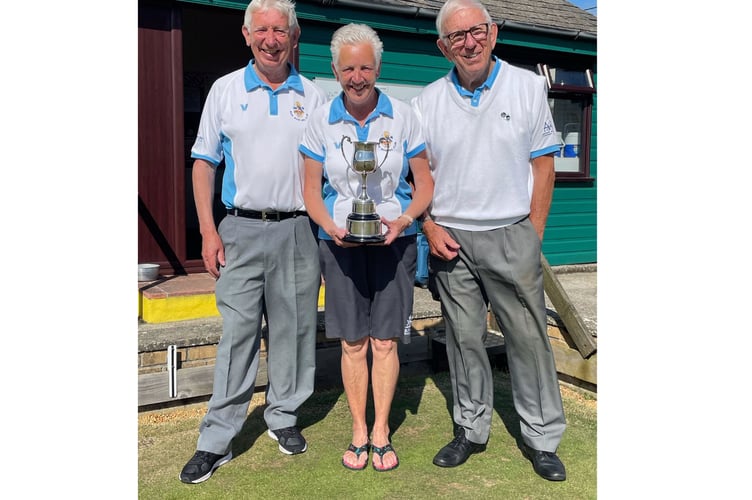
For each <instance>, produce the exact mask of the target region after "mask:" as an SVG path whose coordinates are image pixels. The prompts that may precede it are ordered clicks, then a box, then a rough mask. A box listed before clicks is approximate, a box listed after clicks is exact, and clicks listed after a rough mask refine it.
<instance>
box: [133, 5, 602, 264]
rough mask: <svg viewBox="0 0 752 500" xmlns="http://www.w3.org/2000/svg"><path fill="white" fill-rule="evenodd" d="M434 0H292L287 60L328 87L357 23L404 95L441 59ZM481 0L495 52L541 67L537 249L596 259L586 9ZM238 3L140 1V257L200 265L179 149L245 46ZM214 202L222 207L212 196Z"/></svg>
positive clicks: (184, 151)
mask: <svg viewBox="0 0 752 500" xmlns="http://www.w3.org/2000/svg"><path fill="white" fill-rule="evenodd" d="M442 4H443V2H442V1H433V0H401V1H398V0H370V1H363V0H298V1H297V2H296V5H297V13H298V21H299V23H300V26H301V29H302V35H301V40H300V44H299V48H298V51H297V53H296V54H295V55H294V56H295V61H294V63H295V64H296V65H297V67H298V70H299V71H300V72H301V73H302V74H304V75H305V76H307V77H309V78H312V79H315V80H316V81H317V82H318V83H319V84H320V85H321V86H322V87H324V88H325V89H327V91H328V92H330V94H333V93H334V92H337V88H338V86H337V85H336V84H335V83H334V80H333V75H332V73H331V69H330V62H331V55H330V52H329V42H330V39H331V35H332V33H333V32H334V30H335V29H337V28H338V27H339V26H341V25H343V24H347V23H350V22H358V23H365V24H368V25H370V26H372V27H373V28H374V29H376V30H377V31H378V33H379V36H380V37H381V39H382V40H383V42H384V56H383V61H382V72H381V77H380V78H379V86H380V87H381V88H382V90H384V92H386V93H387V94H389V95H391V96H393V97H395V98H402V99H408V98H409V97H411V96H412V95H414V94H415V93H417V92H418V91H419V90H420V89H421V88H422V87H423V86H425V85H426V84H428V83H430V82H432V81H434V80H436V79H437V78H440V77H442V76H443V75H444V74H446V72H447V71H448V70H449V69H450V67H451V66H450V64H449V62H448V61H447V60H446V59H445V58H444V57H443V56H442V55H441V53H440V52H439V50H438V48H437V47H436V38H437V33H436V28H435V18H436V13H437V12H438V9H439V8H440V7H441V5H442ZM485 4H486V6H487V8H488V10H489V12H490V14H491V16H492V18H493V20H494V21H495V22H496V23H497V24H498V25H499V28H500V29H499V39H498V43H497V45H496V49H495V54H496V55H497V56H498V57H500V58H502V59H504V60H506V61H509V62H510V63H512V64H515V65H518V66H522V67H526V68H528V69H530V70H532V71H535V72H536V73H539V74H542V75H544V76H546V78H547V79H548V81H549V88H550V93H549V104H550V106H551V109H552V112H553V116H554V120H555V122H556V127H557V130H558V131H559V132H561V133H562V146H563V147H562V156H561V157H559V158H556V171H557V174H556V178H557V180H556V187H555V190H554V198H553V204H552V207H551V212H550V216H549V220H548V226H547V229H546V237H545V240H544V244H543V252H544V254H545V256H546V258H547V259H548V261H549V263H550V264H552V265H563V264H582V263H594V262H597V238H596V236H597V224H596V221H597V197H596V189H597V147H596V145H597V141H596V138H597V120H596V115H597V112H596V110H597V98H596V96H597V95H596V84H597V65H596V60H597V50H596V49H597V43H596V41H597V38H596V18H595V16H593V15H591V14H589V13H587V12H586V11H584V10H581V9H579V8H577V7H575V6H574V5H572V4H570V3H569V2H567V1H566V0H503V1H501V0H486V1H485ZM246 5H247V1H245V0H218V1H211V0H185V1H178V0H140V1H139V49H138V54H139V103H138V105H139V246H138V253H139V262H145V261H150V262H160V263H162V264H163V268H166V269H168V270H169V269H170V268H172V270H173V272H175V273H191V272H202V271H203V264H202V262H201V255H200V251H201V243H200V236H199V234H198V222H197V219H196V215H195V208H194V207H193V201H192V195H191V192H192V191H191V189H192V187H191V185H190V179H191V175H190V171H191V168H192V160H191V159H190V155H189V152H190V148H191V146H192V144H193V140H194V139H195V131H196V128H197V126H198V120H199V118H200V112H201V109H202V106H203V101H204V99H205V97H206V94H207V93H208V91H209V88H210V86H211V84H212V83H213V82H214V80H216V78H217V77H219V76H221V75H223V74H225V73H228V72H229V71H232V70H234V69H237V68H240V67H242V66H245V64H247V62H248V60H249V58H250V57H251V52H250V49H248V47H246V46H245V44H244V43H243V39H242V37H241V25H242V22H243V11H244V10H245V7H246ZM217 179H218V180H219V179H221V175H218V176H217ZM219 192H220V190H219V189H217V193H219ZM215 212H216V213H217V217H221V216H222V213H223V211H222V210H221V205H220V204H219V200H218V199H217V210H216V211H215Z"/></svg>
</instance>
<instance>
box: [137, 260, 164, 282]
mask: <svg viewBox="0 0 752 500" xmlns="http://www.w3.org/2000/svg"><path fill="white" fill-rule="evenodd" d="M158 277H159V264H139V265H138V281H154V280H155V279H157V278H158Z"/></svg>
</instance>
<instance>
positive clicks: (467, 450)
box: [433, 429, 486, 467]
mask: <svg viewBox="0 0 752 500" xmlns="http://www.w3.org/2000/svg"><path fill="white" fill-rule="evenodd" d="M485 449H486V445H485V444H478V443H473V442H472V441H468V440H467V438H466V437H465V432H464V429H460V431H459V432H456V431H455V437H454V439H452V441H450V443H449V444H448V445H446V446H444V447H443V448H442V449H440V450H439V452H438V453H437V454H436V456H435V457H433V463H434V465H438V466H439V467H457V466H458V465H460V464H463V463H465V461H466V460H467V459H468V457H469V456H470V455H472V454H473V453H480V452H481V451H484V450H485Z"/></svg>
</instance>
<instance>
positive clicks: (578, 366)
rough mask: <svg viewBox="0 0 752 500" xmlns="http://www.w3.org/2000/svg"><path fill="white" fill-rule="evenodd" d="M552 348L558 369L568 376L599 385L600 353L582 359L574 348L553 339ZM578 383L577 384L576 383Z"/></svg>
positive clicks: (573, 379) (574, 379) (571, 378)
mask: <svg viewBox="0 0 752 500" xmlns="http://www.w3.org/2000/svg"><path fill="white" fill-rule="evenodd" d="M551 349H552V350H553V353H554V359H555V360H556V371H557V372H558V373H559V374H560V375H564V376H566V378H568V379H570V380H572V381H577V380H582V381H584V382H587V383H589V384H592V385H594V386H597V385H598V364H597V363H598V354H594V355H592V356H590V357H589V358H587V359H582V357H581V356H580V355H578V354H577V352H576V351H575V350H574V349H570V348H569V346H568V345H567V344H566V343H565V342H562V341H559V340H551ZM575 385H576V384H575Z"/></svg>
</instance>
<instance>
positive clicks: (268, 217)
mask: <svg viewBox="0 0 752 500" xmlns="http://www.w3.org/2000/svg"><path fill="white" fill-rule="evenodd" d="M227 215H235V216H237V217H245V218H246V219H259V220H262V221H264V222H279V221H281V220H285V219H291V218H293V217H300V216H307V215H308V213H307V212H303V211H301V210H298V211H295V212H276V211H274V210H262V211H260V212H258V211H256V210H244V209H242V208H228V209H227Z"/></svg>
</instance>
